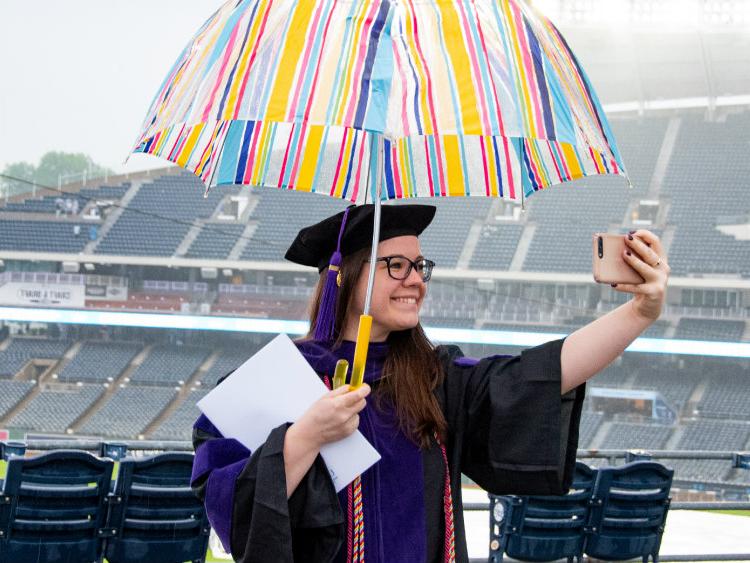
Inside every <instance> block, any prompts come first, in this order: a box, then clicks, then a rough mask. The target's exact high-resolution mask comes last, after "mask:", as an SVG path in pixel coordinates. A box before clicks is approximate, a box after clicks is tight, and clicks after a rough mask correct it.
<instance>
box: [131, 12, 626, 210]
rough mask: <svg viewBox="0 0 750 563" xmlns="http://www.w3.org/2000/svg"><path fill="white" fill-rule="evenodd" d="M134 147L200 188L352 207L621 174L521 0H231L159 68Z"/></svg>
mask: <svg viewBox="0 0 750 563" xmlns="http://www.w3.org/2000/svg"><path fill="white" fill-rule="evenodd" d="M135 152H143V153H149V154H154V155H157V156H160V157H162V158H166V159H168V160H170V161H172V162H175V163H177V164H179V165H180V166H183V167H185V168H187V169H189V170H191V171H192V172H194V173H195V174H196V175H198V176H199V177H200V178H202V180H203V181H204V183H205V184H206V185H207V186H213V185H221V184H248V185H252V186H260V185H263V186H271V187H277V188H284V189H290V190H300V191H307V192H316V193H322V194H325V195H329V196H333V197H337V198H342V199H346V200H349V201H352V202H354V203H362V202H364V201H366V200H368V201H372V198H373V197H374V196H375V194H376V192H378V193H380V197H379V198H377V199H380V198H382V199H400V198H409V197H418V196H428V197H439V196H494V197H502V198H505V199H508V200H522V199H523V198H524V197H525V196H529V195H530V194H532V193H534V192H535V191H537V190H539V189H543V188H546V187H548V186H551V185H553V184H558V183H562V182H565V181H568V180H572V179H575V178H580V177H582V176H588V175H593V174H621V175H624V174H625V173H624V168H623V165H622V160H621V158H620V155H619V153H618V151H617V148H616V145H615V141H614V137H613V135H612V132H611V130H610V127H609V124H608V122H607V119H606V117H605V115H604V112H603V111H602V108H601V105H600V103H599V101H598V99H597V97H596V94H595V93H594V90H593V88H592V86H591V84H590V82H589V80H588V78H587V77H586V75H585V73H584V71H583V69H582V68H581V66H580V65H579V64H578V61H577V60H576V58H575V55H574V54H573V53H572V51H571V50H570V48H569V47H568V45H567V43H566V42H565V39H564V38H563V37H562V35H561V34H560V33H559V32H558V30H557V29H556V28H555V27H554V25H553V24H552V23H551V22H550V21H549V20H548V19H547V18H546V17H544V16H543V15H542V14H540V13H539V12H538V11H537V10H535V9H534V8H533V7H532V6H531V5H530V4H528V3H526V2H525V1H523V0H473V1H468V0H463V1H455V2H448V1H443V0H435V1H428V0H355V1H350V2H341V1H336V0H276V1H272V0H241V1H238V0H231V1H229V2H227V3H226V4H224V5H223V6H222V7H221V8H220V9H219V10H218V11H217V12H216V13H215V14H214V15H213V16H212V17H211V18H210V19H209V20H208V21H207V22H206V23H205V24H204V25H203V27H202V28H201V29H200V30H199V31H198V33H197V34H196V35H195V37H194V38H193V39H192V40H191V41H190V43H189V44H188V46H187V47H186V48H185V50H184V51H183V52H182V54H181V55H180V56H179V58H178V60H177V62H176V63H175V65H174V66H173V68H172V69H171V71H170V72H169V74H168V75H167V77H166V79H165V81H164V83H163V84H162V86H161V87H160V88H159V90H158V92H157V95H156V97H155V99H154V101H153V103H152V105H151V108H150V109H149V111H148V115H147V118H146V120H145V123H144V126H143V128H142V133H141V135H140V137H139V139H138V141H137V144H136V148H135ZM379 155H380V157H381V158H380V163H378V156H379ZM378 164H379V166H378ZM376 171H378V172H377V173H376Z"/></svg>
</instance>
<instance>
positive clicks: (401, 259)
mask: <svg viewBox="0 0 750 563" xmlns="http://www.w3.org/2000/svg"><path fill="white" fill-rule="evenodd" d="M375 261H376V262H385V265H386V267H387V268H388V275H389V276H391V277H392V278H393V279H394V280H405V279H406V278H408V277H409V275H410V274H411V271H412V269H415V270H416V271H417V273H418V274H419V275H420V276H421V277H422V281H423V282H424V283H427V282H428V281H430V278H431V277H432V269H433V268H434V267H435V262H433V261H432V260H427V258H420V259H419V260H409V259H408V258H407V257H406V256H401V255H399V254H395V255H393V256H381V257H380V258H377V259H376V260H375ZM368 262H369V260H368Z"/></svg>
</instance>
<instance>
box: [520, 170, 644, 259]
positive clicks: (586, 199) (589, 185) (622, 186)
mask: <svg viewBox="0 0 750 563" xmlns="http://www.w3.org/2000/svg"><path fill="white" fill-rule="evenodd" d="M545 192H546V190H545ZM604 194H606V195H604ZM631 197H632V194H631V193H630V191H629V189H628V187H627V184H626V183H624V182H623V180H622V179H621V178H613V177H597V178H584V179H582V180H577V181H576V182H574V183H572V184H570V185H562V186H554V187H552V188H551V189H550V190H549V193H542V194H536V195H535V196H534V197H532V198H530V199H529V203H528V208H529V221H534V222H536V223H537V229H536V232H535V233H534V238H533V239H532V241H531V245H530V246H529V251H528V254H527V255H526V260H525V261H524V264H523V269H524V270H525V271H535V272H590V271H591V235H592V233H594V232H608V231H610V228H609V227H610V225H611V224H617V225H621V224H622V222H623V220H624V218H625V212H626V210H627V206H628V201H629V200H630V198H631ZM581 225H585V226H586V228H585V229H584V228H581Z"/></svg>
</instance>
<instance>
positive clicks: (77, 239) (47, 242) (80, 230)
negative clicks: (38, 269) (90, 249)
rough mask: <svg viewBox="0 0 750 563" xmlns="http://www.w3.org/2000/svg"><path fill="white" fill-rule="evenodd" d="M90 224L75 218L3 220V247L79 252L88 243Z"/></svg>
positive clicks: (0, 243)
mask: <svg viewBox="0 0 750 563" xmlns="http://www.w3.org/2000/svg"><path fill="white" fill-rule="evenodd" d="M87 228H88V225H85V224H81V223H77V222H74V221H68V220H61V221H19V220H8V219H2V220H0V250H13V251H16V252H23V251H30V252H58V253H68V254H72V253H78V252H81V251H82V250H83V247H84V246H86V243H87V242H88V236H87V234H86V229H87Z"/></svg>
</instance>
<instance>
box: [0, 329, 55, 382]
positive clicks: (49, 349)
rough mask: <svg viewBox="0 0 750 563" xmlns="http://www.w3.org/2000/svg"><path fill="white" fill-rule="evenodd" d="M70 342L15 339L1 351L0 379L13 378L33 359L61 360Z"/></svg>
mask: <svg viewBox="0 0 750 563" xmlns="http://www.w3.org/2000/svg"><path fill="white" fill-rule="evenodd" d="M69 345H70V343H69V342H66V341H61V340H46V339H41V338H13V339H11V341H10V344H9V345H8V347H7V348H6V349H5V350H2V351H0V378H12V377H13V376H14V375H16V374H17V373H18V372H19V371H21V369H22V368H23V367H24V366H25V365H26V364H27V363H28V362H29V361H30V360H32V359H42V358H43V359H59V358H61V357H62V355H63V354H64V353H65V350H67V348H68V346H69Z"/></svg>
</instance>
